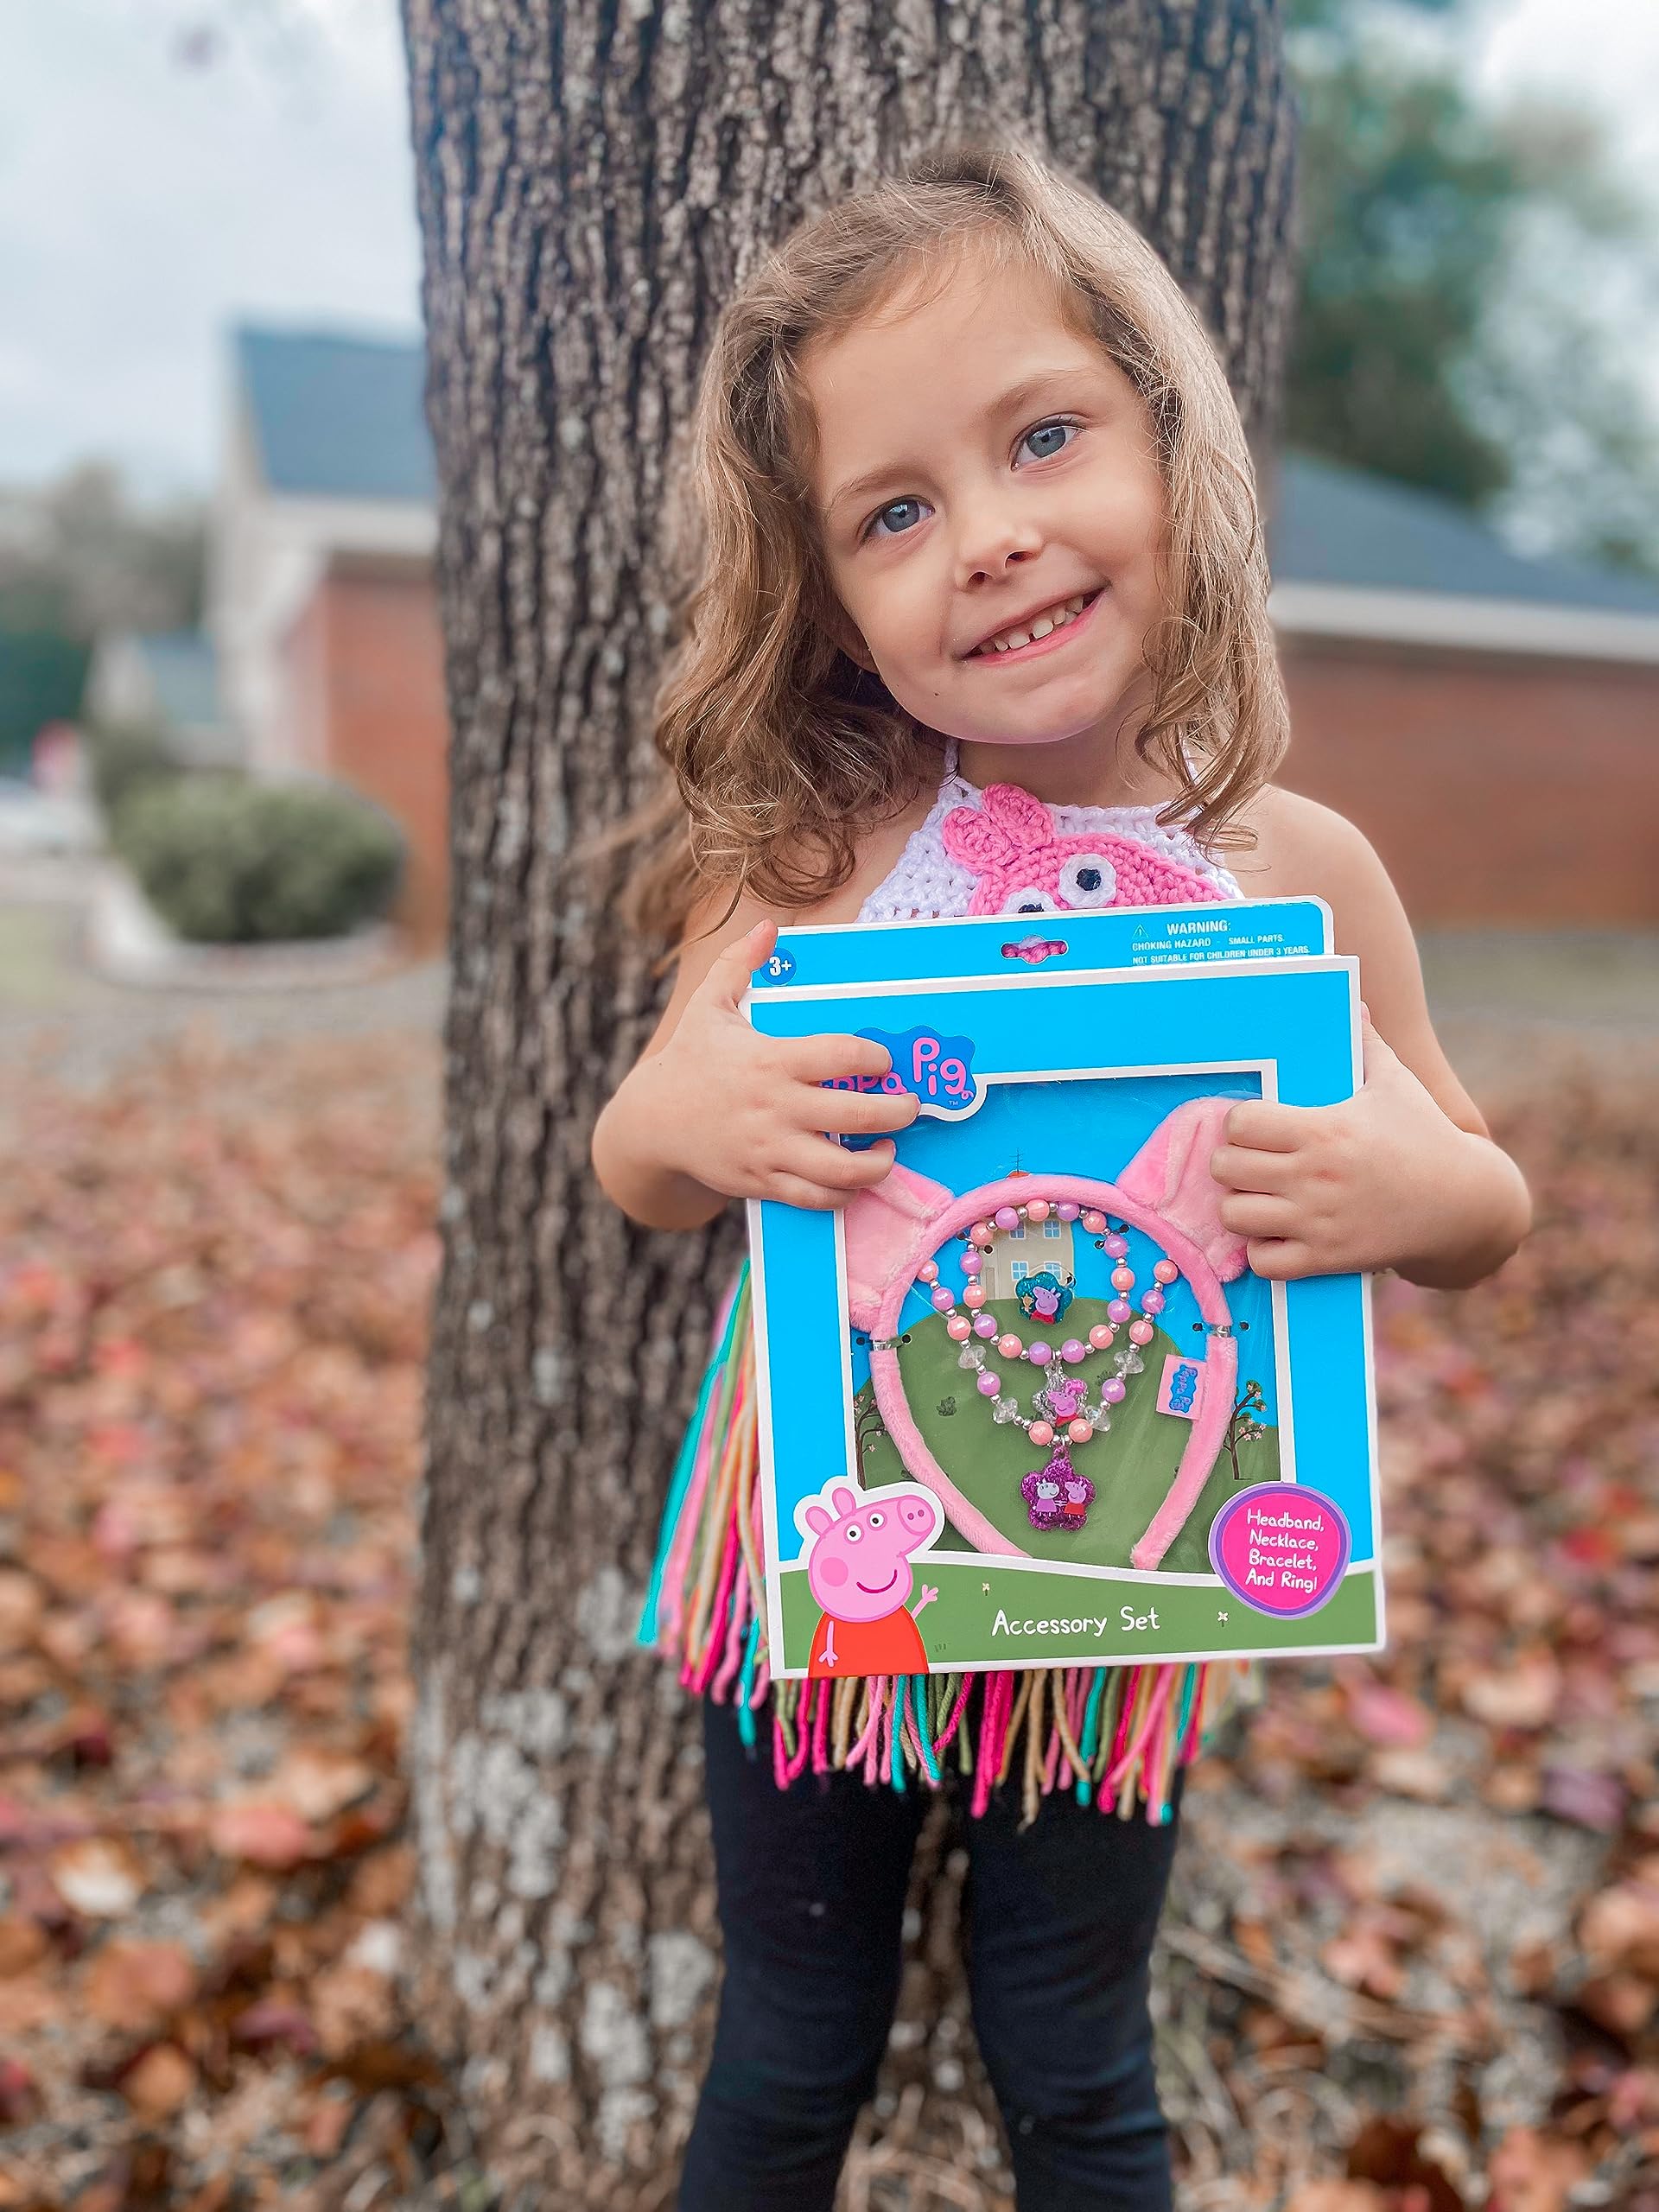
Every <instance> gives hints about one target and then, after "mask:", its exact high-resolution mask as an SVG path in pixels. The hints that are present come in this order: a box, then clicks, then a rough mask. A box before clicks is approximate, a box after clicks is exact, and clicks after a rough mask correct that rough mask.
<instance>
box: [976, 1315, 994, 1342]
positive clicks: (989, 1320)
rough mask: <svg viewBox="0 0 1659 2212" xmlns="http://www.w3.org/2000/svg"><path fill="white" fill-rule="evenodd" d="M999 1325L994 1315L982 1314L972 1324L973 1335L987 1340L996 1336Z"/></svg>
mask: <svg viewBox="0 0 1659 2212" xmlns="http://www.w3.org/2000/svg"><path fill="white" fill-rule="evenodd" d="M1000 1325H1001V1324H1000V1323H999V1322H998V1320H997V1318H996V1316H995V1313H982V1314H981V1315H980V1317H979V1319H977V1320H976V1322H975V1323H974V1334H975V1335H976V1337H984V1338H991V1337H994V1336H995V1334H996V1332H997V1330H998V1328H999V1327H1000Z"/></svg>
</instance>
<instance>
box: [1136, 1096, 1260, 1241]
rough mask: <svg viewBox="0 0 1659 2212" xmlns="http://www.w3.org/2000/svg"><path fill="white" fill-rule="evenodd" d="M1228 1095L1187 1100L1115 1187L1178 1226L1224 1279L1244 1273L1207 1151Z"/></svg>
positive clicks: (1217, 1138)
mask: <svg viewBox="0 0 1659 2212" xmlns="http://www.w3.org/2000/svg"><path fill="white" fill-rule="evenodd" d="M1237 1103H1238V1102H1237V1100H1236V1099H1233V1098H1189V1099H1187V1100H1185V1102H1184V1103H1182V1104H1181V1105H1179V1106H1178V1107H1177V1108H1176V1109H1175V1110H1174V1112H1173V1114H1171V1115H1169V1116H1167V1117H1166V1119H1165V1120H1164V1121H1162V1122H1160V1123H1159V1125H1158V1127H1157V1128H1155V1129H1154V1131H1153V1133H1152V1135H1150V1136H1149V1137H1148V1138H1147V1141H1146V1142H1145V1144H1143V1145H1142V1146H1141V1149H1140V1151H1139V1152H1137V1153H1136V1154H1135V1158H1134V1159H1133V1160H1131V1161H1130V1162H1129V1164H1128V1166H1127V1167H1126V1168H1125V1169H1124V1170H1123V1173H1122V1174H1121V1175H1120V1176H1119V1177H1118V1178H1117V1186H1118V1188H1119V1190H1121V1191H1122V1192H1125V1193H1126V1194H1127V1195H1128V1197H1129V1198H1138V1199H1139V1200H1140V1202H1141V1205H1143V1206H1149V1207H1150V1208H1151V1210H1152V1211H1153V1212H1154V1213H1160V1214H1162V1215H1163V1217H1164V1218H1165V1220H1166V1221H1170V1222H1173V1224H1174V1225H1175V1227H1176V1228H1177V1229H1179V1230H1185V1233H1186V1235H1187V1236H1190V1237H1191V1238H1192V1242H1193V1243H1195V1244H1196V1245H1197V1246H1198V1249H1199V1250H1200V1251H1201V1252H1202V1253H1203V1254H1204V1256H1205V1259H1206V1260H1208V1261H1209V1262H1210V1264H1211V1267H1212V1268H1214V1269H1215V1271H1216V1273H1217V1275H1218V1276H1219V1277H1220V1279H1221V1281H1223V1282H1231V1281H1233V1280H1234V1278H1235V1277H1236V1276H1238V1275H1242V1274H1243V1272H1244V1239H1243V1237H1242V1236H1238V1235H1237V1234H1236V1232H1235V1231H1234V1230H1230V1229H1226V1228H1224V1227H1223V1225H1222V1219H1221V1185H1220V1184H1219V1183H1217V1180H1216V1179H1215V1177H1214V1176H1213V1175H1212V1174H1211V1173H1210V1155H1211V1153H1212V1152H1213V1151H1214V1150H1215V1149H1216V1147H1217V1145H1218V1144H1220V1142H1221V1141H1222V1135H1221V1132H1222V1124H1223V1123H1224V1122H1225V1121H1226V1119H1227V1116H1228V1114H1229V1112H1230V1110H1231V1109H1232V1108H1233V1107H1234V1106H1235V1105H1236V1104H1237Z"/></svg>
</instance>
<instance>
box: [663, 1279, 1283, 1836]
mask: <svg viewBox="0 0 1659 2212" xmlns="http://www.w3.org/2000/svg"><path fill="white" fill-rule="evenodd" d="M754 1397H755V1380H754V1335H753V1329H752V1328H751V1326H750V1295H749V1270H748V1266H747V1262H745V1264H744V1266H743V1267H742V1268H741V1270H740V1272H739V1274H738V1276H737V1278H736V1280H735V1281H734V1284H733V1287H732V1289H731V1291H730V1293H729V1294H728V1298H727V1300H726V1303H725V1306H724V1308H723V1310H722V1312H721V1318H720V1321H719V1323H718V1325H717V1326H716V1330H715V1349H714V1356H713V1357H712V1358H711V1360H710V1362H709V1370H708V1372H707V1374H706V1375H705V1376H704V1378H703V1384H702V1395H701V1396H700V1398H699V1399H698V1402H697V1408H696V1413H695V1414H694V1415H693V1416H692V1420H691V1424H690V1427H689V1428H688V1430H687V1431H686V1437H685V1442H684V1445H683V1447H682V1449H681V1452H680V1457H679V1460H678V1463H677V1465H676V1467H675V1470H674V1474H673V1478H672V1480H671V1484H670V1486H669V1495H668V1503H667V1505H666V1508H665V1510H664V1516H663V1532H662V1540H661V1542H660V1545H659V1547H658V1555H657V1562H656V1567H655V1570H654V1572H653V1573H652V1580H651V1588H650V1591H649V1592H648V1594H647V1596H646V1599H645V1612H644V1615H643V1617H642V1618H641V1621H640V1624H639V1641H640V1643H644V1644H646V1645H650V1646H652V1647H654V1648H655V1649H658V1650H660V1651H661V1652H662V1653H663V1654H664V1656H667V1657H669V1658H671V1659H672V1660H674V1661H675V1662H677V1665H678V1668H679V1673H680V1680H681V1681H682V1682H683V1683H684V1685H685V1687H686V1688H688V1689H691V1690H696V1692H697V1693H698V1694H700V1695H704V1696H709V1697H712V1698H714V1699H715V1700H717V1701H718V1702H720V1703H721V1704H725V1703H727V1702H728V1701H734V1702H735V1704H736V1707H737V1716H738V1726H739V1729H740V1731H741V1734H742V1736H743V1739H744V1741H745V1742H746V1743H747V1744H748V1745H750V1746H751V1747H753V1745H756V1743H757V1742H758V1740H759V1737H760V1728H761V1726H762V1721H761V1718H760V1716H762V1715H763V1714H764V1713H766V1708H767V1707H768V1705H769V1706H770V1732H771V1736H772V1772H773V1775H774V1777H775V1778H776V1780H777V1782H778V1784H779V1788H780V1789H781V1788H786V1787H787V1786H788V1784H789V1783H791V1782H792V1781H794V1779H795V1778H796V1777H797V1776H798V1775H799V1774H801V1773H803V1772H804V1770H806V1768H807V1767H808V1766H809V1765H810V1768H811V1770H812V1771H813V1773H815V1774H827V1773H829V1772H830V1771H831V1770H842V1769H846V1768H849V1767H850V1768H851V1769H852V1770H854V1771H855V1772H859V1771H861V1772H862V1774H863V1777H864V1779H865V1781H866V1782H867V1783H872V1784H873V1783H877V1782H883V1781H885V1782H887V1783H889V1784H890V1785H891V1786H892V1787H893V1789H906V1788H907V1787H908V1786H909V1783H911V1781H912V1779H913V1780H915V1781H916V1782H918V1783H920V1784H921V1785H922V1786H924V1787H925V1788H928V1789H938V1787H939V1786H940V1784H941V1783H942V1781H943V1779H944V1769H945V1767H946V1766H947V1765H948V1764H950V1763H951V1761H952V1760H954V1762H955V1764H956V1765H957V1768H958V1770H959V1771H960V1772H961V1773H962V1774H963V1776H964V1777H971V1778H972V1783H973V1788H972V1792H971V1796H970V1802H971V1805H972V1808H973V1811H974V1812H975V1813H976V1815H977V1814H981V1813H983V1812H984V1810H985V1808H986V1806H987V1804H988V1802H989V1798H990V1793H991V1791H992V1789H995V1788H996V1787H998V1786H999V1785H1000V1784H1001V1783H1006V1782H1008V1781H1011V1780H1017V1781H1018V1784H1019V1787H1020V1796H1021V1803H1022V1820H1023V1824H1024V1825H1029V1823H1030V1822H1031V1821H1033V1820H1035V1818H1036V1817H1037V1812H1038V1808H1039V1804H1040V1802H1041V1800H1042V1799H1043V1797H1045V1796H1047V1795H1048V1794H1049V1793H1050V1792H1051V1791H1052V1790H1055V1789H1071V1791H1072V1792H1073V1793H1074V1794H1075V1796H1076V1797H1077V1802H1078V1803H1079V1804H1082V1805H1088V1804H1097V1805H1098V1806H1099V1808H1100V1809H1101V1811H1102V1812H1103V1813H1104V1812H1108V1811H1110V1812H1114V1813H1116V1814H1117V1815H1120V1817H1122V1818H1124V1819H1128V1818H1129V1817H1131V1816H1132V1815H1134V1813H1135V1809H1136V1807H1137V1805H1140V1804H1144V1806H1145V1808H1146V1817H1147V1820H1148V1821H1152V1822H1154V1824H1157V1823H1159V1822H1161V1821H1167V1820H1168V1818H1169V1817H1170V1801H1171V1796H1172V1793H1173V1787H1174V1781H1175V1776H1176V1773H1177V1771H1178V1770H1179V1769H1180V1768H1181V1767H1183V1766H1186V1765H1189V1764H1191V1763H1192V1760H1193V1759H1195V1758H1197V1757H1198V1752H1199V1751H1200V1750H1201V1749H1202V1748H1203V1746H1204V1745H1205V1742H1206V1740H1207V1739H1208V1738H1209V1737H1210V1736H1211V1734H1212V1733H1213V1732H1214V1729H1215V1727H1216V1725H1217V1722H1218V1721H1219V1719H1221V1717H1222V1715H1223V1713H1224V1712H1225V1711H1226V1709H1227V1707H1229V1705H1230V1703H1231V1702H1232V1700H1233V1696H1234V1693H1235V1692H1236V1689H1237V1688H1238V1686H1239V1683H1240V1681H1241V1680H1242V1679H1243V1677H1244V1676H1246V1675H1248V1674H1249V1666H1248V1663H1246V1662H1236V1661H1229V1660H1217V1661H1211V1662H1204V1663H1197V1664H1191V1665H1188V1664H1179V1663H1176V1664H1171V1665H1164V1666H1144V1667H1128V1666H1124V1667H1042V1668H1033V1669H1025V1670H1023V1671H1021V1672H1019V1673H1007V1672H1001V1671H998V1672H988V1673H985V1674H983V1675H976V1674H974V1673H958V1674H946V1675H874V1676H872V1677H869V1678H868V1679H862V1680H857V1679H847V1678H843V1679H842V1680H840V1681H811V1682H804V1681H784V1682H773V1681H772V1680H771V1676H770V1672H769V1669H768V1667H767V1663H766V1659H767V1655H766V1617H765V1572H764V1569H763V1567H762V1564H761V1516H760V1483H759V1479H758V1476H759V1439H758V1434H757V1430H756V1424H755V1412H754ZM976 1681H979V1682H982V1685H983V1687H982V1690H981V1694H980V1697H979V1699H978V1700H977V1716H976V1717H977V1720H978V1728H977V1741H974V1740H972V1738H973V1735H974V1730H973V1727H972V1725H971V1722H970V1721H969V1718H968V1716H969V1704H970V1700H971V1699H972V1694H973V1691H974V1688H975V1685H976Z"/></svg>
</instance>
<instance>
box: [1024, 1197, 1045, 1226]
mask: <svg viewBox="0 0 1659 2212" xmlns="http://www.w3.org/2000/svg"><path fill="white" fill-rule="evenodd" d="M1026 1219H1027V1221H1046V1220H1047V1219H1048V1200H1047V1199H1046V1198H1033V1200H1032V1201H1031V1203H1030V1205H1027V1208H1026Z"/></svg>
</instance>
